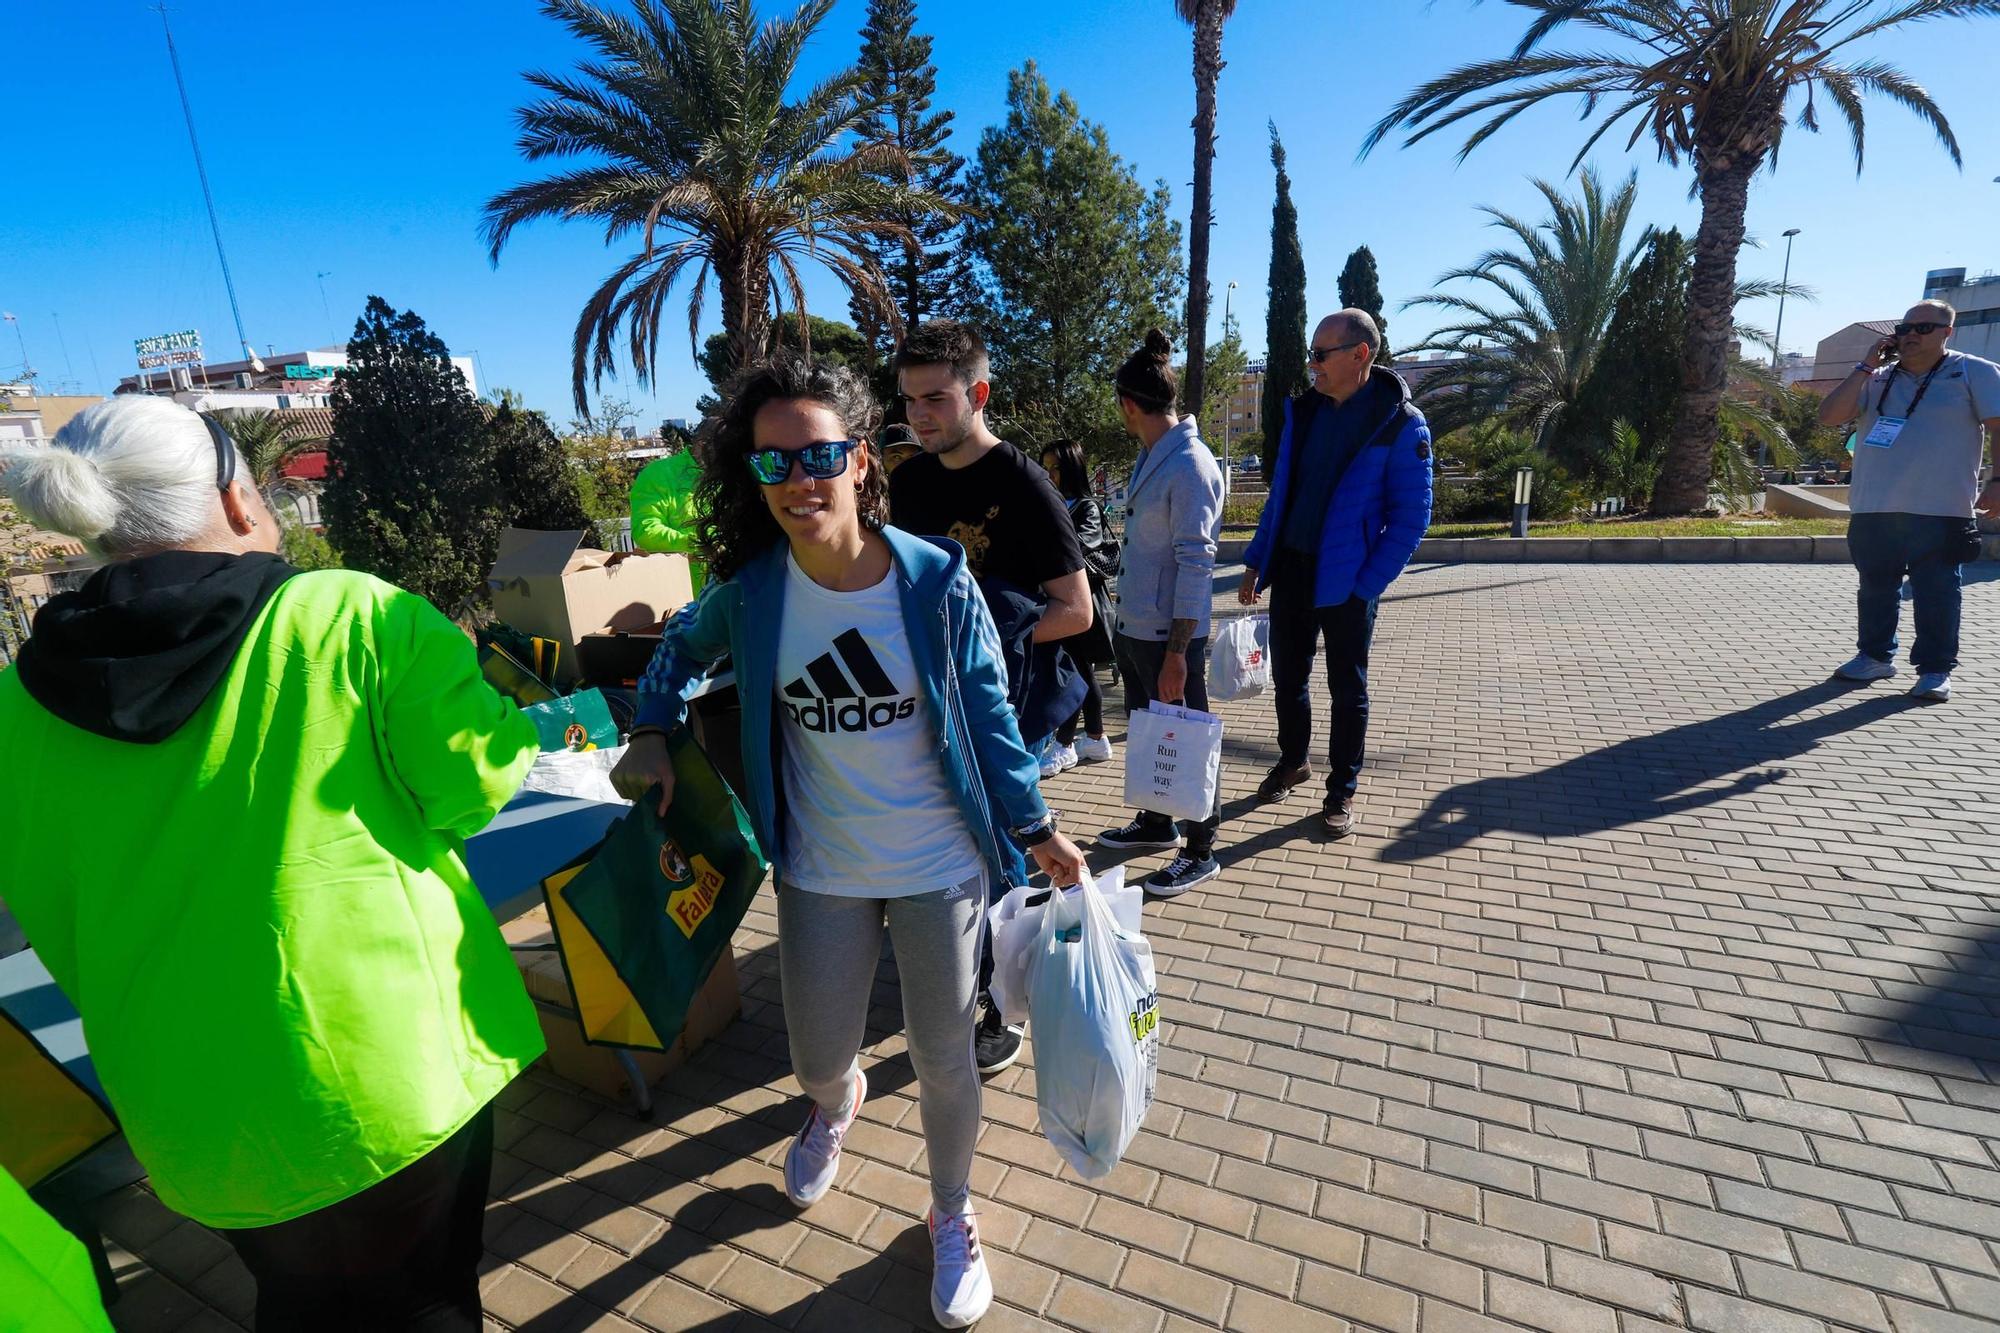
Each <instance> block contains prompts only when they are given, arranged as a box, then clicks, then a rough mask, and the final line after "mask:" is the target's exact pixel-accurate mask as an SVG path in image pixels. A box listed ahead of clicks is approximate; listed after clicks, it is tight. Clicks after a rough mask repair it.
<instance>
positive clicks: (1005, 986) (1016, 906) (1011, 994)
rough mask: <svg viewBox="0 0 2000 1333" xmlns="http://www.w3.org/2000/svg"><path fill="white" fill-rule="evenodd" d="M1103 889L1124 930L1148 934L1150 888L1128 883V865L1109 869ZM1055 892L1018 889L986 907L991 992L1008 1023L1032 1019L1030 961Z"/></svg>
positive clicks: (1025, 886)
mask: <svg viewBox="0 0 2000 1333" xmlns="http://www.w3.org/2000/svg"><path fill="white" fill-rule="evenodd" d="M1097 891H1098V892H1099V893H1101V894H1103V895H1104V900H1105V901H1106V902H1108V903H1110V904H1111V916H1112V919H1113V920H1115V921H1116V922H1117V923H1118V926H1119V929H1121V930H1126V931H1130V932H1131V933H1132V934H1134V935H1138V934H1142V933H1143V932H1144V927H1143V925H1142V923H1141V914H1142V910H1143V908H1144V907H1145V903H1146V889H1145V886H1144V885H1141V884H1139V883H1136V882H1135V883H1132V884H1129V885H1128V884H1127V883H1126V882H1125V867H1124V866H1116V867H1113V868H1112V869H1110V870H1107V871H1105V872H1104V875H1103V877H1102V878H1100V879H1099V880H1098V881H1097ZM1051 892H1053V891H1052V890H1051V889H1049V888H1048V887H1047V886H1046V885H1043V886H1041V887H1036V886H1033V885H1028V884H1022V885H1018V886H1016V887H1015V888H1012V889H1009V890H1008V891H1007V896H1006V897H1004V898H1002V899H1001V900H1000V901H999V902H997V903H994V904H993V905H992V906H991V907H989V908H987V909H986V929H987V931H988V932H989V934H990V935H991V937H992V940H993V981H992V985H991V987H990V991H991V994H992V996H993V1003H994V1004H995V1005H996V1006H997V1007H998V1008H999V1010H1000V1017H1001V1018H1002V1019H1003V1020H1005V1021H1006V1022H1009V1023H1025V1022H1027V1021H1028V960H1029V959H1030V958H1031V957H1033V956H1034V952H1035V943H1036V941H1037V940H1038V939H1040V938H1041V933H1042V913H1043V911H1044V910H1045V909H1046V908H1047V907H1048V902H1049V895H1050V893H1051ZM1080 892H1082V889H1081V887H1080V886H1076V885H1072V886H1071V887H1069V888H1067V889H1064V890H1063V893H1064V894H1065V895H1069V894H1074V893H1080Z"/></svg>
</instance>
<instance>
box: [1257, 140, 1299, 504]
mask: <svg viewBox="0 0 2000 1333" xmlns="http://www.w3.org/2000/svg"><path fill="white" fill-rule="evenodd" d="M1271 165H1272V166H1273V167H1275V168H1276V169H1277V172H1278V193H1277V197H1276V199H1275V200H1274V201H1273V202H1272V204H1271V276H1270V296H1269V299H1268V301H1267V303H1266V305H1265V307H1264V411H1263V423H1262V424H1263V428H1264V460H1263V461H1264V476H1265V477H1266V478H1270V477H1272V476H1273V475H1274V473H1275V470H1276V466H1277V458H1278V436H1279V435H1280V434H1282V433H1283V432H1284V429H1285V403H1286V402H1287V401H1288V400H1289V399H1290V398H1291V397H1292V396H1293V395H1294V394H1299V393H1303V392H1305V390H1306V386H1307V384H1308V380H1307V379H1306V337H1307V333H1306V256H1305V251H1304V250H1303V249H1302V248H1301V247H1300V245H1299V210H1298V208H1297V206H1296V205H1294V204H1293V203H1292V178H1291V177H1290V176H1289V175H1287V174H1286V172H1285V145H1284V144H1283V143H1281V142H1279V140H1278V126H1277V124H1276V122H1273V123H1272V125H1271Z"/></svg>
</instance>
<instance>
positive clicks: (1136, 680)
mask: <svg viewBox="0 0 2000 1333" xmlns="http://www.w3.org/2000/svg"><path fill="white" fill-rule="evenodd" d="M1112 646H1113V651H1114V652H1115V654H1116V656H1117V658H1118V676H1119V679H1120V680H1122V681H1123V682H1124V684H1125V712H1126V713H1127V714H1128V715H1130V714H1132V713H1136V712H1138V711H1139V710H1141V709H1142V708H1144V707H1145V706H1146V705H1147V704H1149V703H1152V702H1153V699H1154V698H1155V695H1154V691H1155V690H1157V689H1158V688H1159V686H1160V667H1161V665H1162V664H1164V663H1165V662H1166V660H1167V645H1166V641H1165V640H1163V639H1129V638H1127V637H1125V636H1124V635H1123V634H1120V635H1117V636H1116V638H1115V640H1114V642H1113V645H1112ZM1160 702H1162V703H1177V704H1181V705H1182V706H1184V707H1187V708H1192V709H1194V710H1195V711H1197V712H1201V713H1206V712H1208V711H1209V708H1208V638H1207V636H1206V635H1204V636H1203V637H1201V638H1199V639H1194V640H1191V641H1189V643H1188V648H1187V693H1186V697H1185V698H1181V699H1162V700H1161V701H1160ZM1126 762H1127V763H1130V762H1131V759H1130V757H1129V754H1128V757H1127V759H1126ZM1139 818H1140V820H1141V821H1143V822H1144V823H1145V824H1146V825H1147V827H1149V828H1157V829H1164V828H1166V827H1168V826H1170V825H1171V824H1172V823H1173V822H1174V821H1173V820H1172V819H1170V818H1169V817H1168V816H1166V815H1162V814H1156V813H1154V812H1153V811H1150V810H1142V811H1140V812H1139ZM1221 822H1222V782H1221V780H1220V776H1219V775H1218V778H1217V781H1216V784H1215V808H1214V809H1212V810H1210V811H1209V812H1208V818H1207V819H1201V820H1193V819H1187V820H1182V821H1181V825H1180V831H1181V835H1182V837H1184V838H1185V839H1186V840H1187V845H1186V847H1185V848H1184V850H1185V851H1186V852H1187V854H1188V855H1189V856H1192V857H1194V858H1195V859H1196V860H1203V859H1205V858H1206V857H1208V856H1209V855H1210V854H1211V853H1213V852H1214V851H1215V829H1216V826H1217V825H1218V824H1220V823H1221Z"/></svg>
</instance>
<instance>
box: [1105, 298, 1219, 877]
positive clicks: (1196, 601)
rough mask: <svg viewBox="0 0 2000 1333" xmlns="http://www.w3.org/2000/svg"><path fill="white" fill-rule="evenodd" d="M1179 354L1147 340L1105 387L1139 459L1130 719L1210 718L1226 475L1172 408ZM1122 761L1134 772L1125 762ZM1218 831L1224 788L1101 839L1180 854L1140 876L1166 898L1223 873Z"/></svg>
mask: <svg viewBox="0 0 2000 1333" xmlns="http://www.w3.org/2000/svg"><path fill="white" fill-rule="evenodd" d="M1173 356H1174V345H1173V344H1172V343H1171V342H1169V341H1168V340H1167V335H1166V334H1164V333H1162V332H1161V331H1160V330H1158V329H1152V330H1149V331H1148V332H1147V334H1146V341H1145V344H1144V345H1143V346H1141V347H1140V348H1139V350H1138V351H1136V352H1134V353H1132V355H1131V356H1129V357H1127V358H1126V360H1125V364H1124V365H1122V366H1120V367H1119V368H1118V373H1117V375H1116V376H1115V377H1114V378H1113V379H1112V387H1113V389H1115V390H1116V391H1117V394H1118V415H1119V417H1120V418H1122V419H1123V421H1124V423H1125V429H1126V431H1127V433H1129V434H1131V435H1132V436H1134V437H1135V438H1136V439H1137V440H1138V441H1139V461H1138V463H1137V464H1136V465H1135V466H1134V467H1133V469H1132V479H1131V480H1130V481H1129V482H1127V483H1126V486H1125V540H1124V545H1123V548H1122V553H1121V558H1120V563H1119V569H1118V626H1117V632H1116V634H1115V635H1114V636H1113V639H1112V643H1113V650H1114V652H1115V654H1116V656H1117V660H1118V674H1119V677H1120V678H1121V679H1122V680H1123V681H1124V684H1125V711H1126V712H1127V713H1133V712H1136V711H1138V710H1139V709H1142V708H1144V707H1145V706H1146V705H1147V704H1149V703H1151V702H1153V701H1154V700H1155V699H1157V700H1159V701H1160V702H1161V703H1169V704H1185V705H1186V706H1187V707H1189V708H1194V709H1199V710H1201V711H1202V712H1207V711H1208V630H1209V612H1210V610H1211V608H1212V607H1213V605H1214V600H1215V593H1214V580H1215V543H1216V538H1217V537H1218V536H1219V535H1220V534H1221V531H1222V469H1221V468H1220V467H1218V466H1217V465H1216V462H1215V454H1214V451H1212V450H1211V449H1210V448H1209V447H1208V446H1207V445H1206V444H1204V443H1202V439H1201V435H1200V432H1199V426H1198V423H1197V422H1196V421H1195V419H1194V417H1192V416H1186V417H1183V416H1180V415H1179V414H1178V413H1176V412H1175V411H1174V403H1175V401H1176V400H1177V399H1178V398H1179V397H1180V384H1179V381H1178V380H1177V378H1176V377H1175V375H1174V370H1173ZM1127 762H1130V758H1129V756H1128V758H1127ZM1221 822H1222V793H1221V783H1220V782H1218V783H1217V784H1216V803H1215V807H1214V809H1212V810H1211V811H1210V812H1209V815H1208V817H1207V818H1206V819H1201V820H1190V821H1188V822H1187V825H1186V827H1185V828H1184V829H1183V828H1180V827H1176V825H1175V823H1174V821H1173V820H1172V819H1170V818H1168V817H1167V816H1165V815H1162V814H1156V813H1154V812H1152V811H1150V810H1141V811H1139V812H1138V813H1137V814H1135V815H1134V816H1133V817H1132V819H1131V820H1130V821H1129V822H1128V823H1126V824H1124V825H1123V826H1121V827H1119V828H1115V829H1106V830H1105V831H1104V832H1103V833H1101V834H1099V835H1098V839H1097V840H1098V841H1099V842H1101V843H1103V844H1104V845H1105V846H1107V847H1129V848H1155V847H1158V848H1178V849H1179V850H1178V852H1177V853H1176V855H1175V856H1174V858H1173V860H1171V861H1169V862H1168V863H1167V864H1166V866H1165V867H1164V868H1162V869H1160V870H1158V871H1155V872H1154V873H1153V874H1151V875H1149V876H1147V877H1146V881H1145V884H1146V890H1147V892H1149V893H1155V894H1158V895H1160V896H1161V897H1165V898H1170V897H1173V896H1175V895H1176V894H1182V893H1186V892H1187V891H1188V890H1189V889H1191V888H1193V887H1194V886H1195V885H1197V884H1201V883H1204V882H1206V881H1208V880H1211V879H1214V878H1215V877H1216V876H1217V875H1218V874H1220V873H1222V870H1221V867H1220V866H1219V865H1218V864H1217V863H1216V860H1215V831H1216V827H1217V826H1218V825H1219V824H1220V823H1221Z"/></svg>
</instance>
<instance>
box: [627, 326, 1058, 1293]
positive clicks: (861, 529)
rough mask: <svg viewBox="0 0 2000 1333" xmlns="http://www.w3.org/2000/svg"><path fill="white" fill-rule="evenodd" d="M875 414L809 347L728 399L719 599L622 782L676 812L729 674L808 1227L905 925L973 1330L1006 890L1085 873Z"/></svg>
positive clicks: (684, 613)
mask: <svg viewBox="0 0 2000 1333" xmlns="http://www.w3.org/2000/svg"><path fill="white" fill-rule="evenodd" d="M879 417H880V414H879V412H878V410H877V408H876V406H875V404H874V402H873V400H872V399H871V398H870V397H869V394H868V388H867V386H866V385H865V384H863V383H862V381H861V380H860V378H859V377H857V376H856V375H854V374H853V373H852V372H851V371H848V370H845V369H843V368H840V367H837V366H830V365H827V364H825V363H817V364H816V363H814V362H811V361H809V360H807V359H805V358H804V357H802V356H798V355H796V354H792V353H781V354H780V355H778V356H776V357H774V358H773V359H772V360H770V361H769V362H766V363H764V364H761V365H756V366H751V367H748V368H747V369H745V370H744V371H743V373H742V374H740V375H739V376H738V377H737V379H736V381H735V383H734V384H732V385H731V386H730V389H729V393H728V395H727V398H726V400H725V402H724V405H723V408H722V411H721V413H720V415H718V416H717V417H715V418H714V419H713V420H712V421H711V423H710V424H709V426H708V427H707V428H706V429H707V430H708V432H709V436H708V447H707V448H706V450H705V451H704V453H703V455H702V465H703V469H704V471H703V475H702V482H701V487H700V490H699V492H698V493H699V496H700V498H701V500H702V504H701V506H700V509H701V511H702V513H703V517H702V519H701V545H702V551H703V553H704V554H705V555H707V557H708V562H709V569H710V570H711V571H712V572H713V574H714V575H715V580H716V581H715V582H713V583H711V584H710V585H709V587H708V588H707V590H706V591H704V592H703V594H702V596H701V598H700V600H699V601H696V602H694V603H691V604H690V605H688V606H686V607H684V608H682V609H681V611H680V612H679V613H678V614H676V615H675V616H674V617H673V618H672V619H670V620H669V621H668V622H667V624H666V626H665V628H664V630H663V631H662V633H661V635H660V646H659V648H658V650H657V651H656V652H655V654H654V657H653V661H652V663H651V665H650V666H649V667H648V668H647V670H646V674H645V675H644V677H643V678H642V679H641V680H640V682H639V713H638V725H637V726H635V727H634V728H633V730H632V744H631V747H630V748H629V749H628V750H627V751H626V753H625V757H624V758H623V759H621V760H620V761H619V763H618V766H617V768H616V769H615V770H613V772H612V775H611V778H612V781H613V782H614V783H615V784H616V785H617V787H618V790H619V792H620V793H621V794H622V795H624V796H628V797H630V798H632V799H633V800H648V801H651V800H657V801H658V802H659V807H660V810H661V811H662V813H664V812H665V810H666V809H667V807H668V806H669V804H670V803H671V802H672V801H673V796H674V767H673V762H672V760H671V759H670V758H669V757H668V749H667V737H668V735H669V734H670V733H671V732H672V731H673V730H674V729H676V728H678V727H681V726H684V725H685V724H686V722H687V711H688V710H687V700H688V696H689V694H690V692H691V691H692V690H693V689H694V688H695V687H696V686H697V685H699V684H700V683H701V681H702V679H703V678H704V677H705V676H706V674H707V672H708V670H709V668H710V666H712V665H713V664H714V663H715V662H717V661H719V660H721V658H722V657H724V656H725V655H727V656H728V657H729V658H730V659H731V661H732V662H733V663H734V664H735V668H736V684H737V692H738V694H739V695H740V696H741V697H742V700H743V716H742V754H743V763H744V792H743V796H744V801H745V803H746V804H747V805H748V807H749V812H750V818H751V823H752V825H753V827H754V828H755V829H756V832H757V840H758V842H759V843H760V844H761V845H762V846H763V848H764V851H765V854H766V855H767V856H768V857H769V858H770V860H771V863H772V865H773V866H774V867H776V880H777V909H778V971H779V980H780V982H781V983H782V987H783V993H784V1006H785V1026H786V1029H787V1032H788V1035H789V1037H790V1042H791V1054H792V1072H793V1073H794V1074H795V1075H796V1076H797V1077H798V1080H799V1087H800V1088H801V1089H802V1090H803V1091H804V1092H805V1095H806V1098H807V1100H808V1101H809V1102H810V1103H811V1107H810V1109H809V1110H808V1112H807V1114H806V1120H805V1123H804V1125H802V1126H801V1127H800V1129H799V1132H798V1134H797V1136H796V1137H794V1138H793V1140H792V1144H791V1147H790V1149H789V1150H788V1151H787V1152H786V1154H785V1169H784V1182H785V1194H786V1197H788V1198H789V1199H790V1200H791V1201H792V1203H793V1205H794V1206H796V1207H798V1208H801V1209H804V1208H810V1207H812V1206H813V1205H814V1204H816V1203H818V1202H819V1201H820V1199H822V1198H823V1197H825V1195H826V1193H827V1192H828V1191H829V1190H830V1189H832V1188H833V1183H834V1178H835V1177H836V1176H837V1175H838V1174H839V1171H840V1162H841V1143H842V1141H843V1140H844V1139H845V1138H846V1136H847V1134H848V1131H849V1130H850V1129H851V1128H852V1127H853V1125H854V1122H855V1118H856V1116H857V1115H858V1113H859V1112H860V1109H861V1104H862V1102H863V1100H864V1099H865V1098H866V1097H867V1095H868V1079H867V1076H866V1074H865V1073H864V1071H863V1070H862V1068H861V1061H860V1054H861V1044H862V1041H863V1039H864V1037H865V1036H866V1032H867V1027H868V1009H869V997H870V995H871V994H872V992H873V987H874V983H875V967H876V963H877V961H878V960H879V959H880V958H881V955H882V936H883V934H884V933H885V931H886V933H887V934H888V936H889V940H890V942H891V944H892V945H893V946H894V948H895V951H896V969H897V973H898V975H899V976H900V978H901V980H902V991H903V1023H904V1033H905V1035H906V1037H907V1039H908V1047H909V1054H910V1064H911V1067H912V1068H913V1069H914V1070H915V1071H916V1076H917V1100H918V1105H919V1107H920V1108H921V1111H922V1118H923V1131H924V1148H925V1153H926V1157H927V1160H928V1163H929V1167H930V1195H931V1208H930V1215H929V1225H930V1233H931V1251H932V1258H933V1261H934V1265H933V1269H932V1277H931V1313H932V1314H933V1315H935V1316H936V1317H937V1320H938V1322H939V1323H940V1324H942V1325H943V1326H944V1327H946V1328H964V1327H966V1326H967V1325H969V1324H972V1323H973V1322H975V1321H976V1320H978V1319H979V1318H980V1316H982V1315H984V1314H985V1313H986V1310H987V1307H988V1306H989V1305H990V1304H991V1303H992V1300H993V1284H992V1280H991V1278H990V1277H989V1275H988V1273H987V1269H986V1260H985V1257H984V1255H983V1253H982V1252H981V1250H980V1246H979V1231H978V1226H977V1223H976V1222H975V1221H974V1220H973V1216H974V1215H973V1212H972V1204H971V1189H972V1155H973V1145H974V1143H975V1141H976V1140H977V1139H978V1137H979V1102H980V1086H979V1071H978V1069H977V1068H976V1066H975V1062H974V1056H973V1019H974V1015H973V1008H974V1000H975V996H976V995H977V992H978V968H979V948H980V942H981V941H982V940H983V939H984V937H985V929H984V927H985V921H986V900H987V892H988V886H989V885H1002V886H1011V885H1015V884H1021V883H1025V882H1026V878H1027V876H1026V867H1025V863H1024V861H1023V859H1022V856H1021V852H1020V850H1019V849H1021V848H1025V849H1026V850H1027V851H1028V852H1029V853H1030V854H1031V855H1032V856H1033V857H1034V859H1035V861H1036V863H1037V864H1038V865H1039V866H1040V868H1041V869H1042V870H1043V871H1045V872H1047V873H1048V875H1049V876H1050V878H1051V880H1052V881H1053V882H1054V883H1056V884H1073V883H1075V882H1076V879H1077V875H1078V873H1079V871H1080V870H1081V869H1082V866H1083V856H1082V854H1081V853H1080V852H1078V851H1077V849H1076V848H1075V846H1073V845H1072V844H1071V843H1070V841H1069V839H1067V838H1065V837H1063V836H1062V834H1060V833H1058V832H1056V830H1055V826H1054V824H1053V823H1052V821H1051V820H1050V818H1049V812H1048V807H1047V806H1045V805H1044V804H1043V803H1042V798H1041V793H1040V790H1039V788H1038V786H1037V782H1038V775H1037V767H1036V761H1035V759H1034V756H1032V755H1031V754H1030V753H1029V752H1028V750H1027V747H1026V746H1024V745H1023V744H1022V743H1021V736H1020V733H1019V731H1018V729H1017V728H1016V726H1015V722H1014V710H1013V708H1012V706H1011V705H1010V704H1009V703H1008V701H1007V686H1006V675H1005V667H1004V666H1003V665H1002V663H1001V660H1000V657H999V640H998V636H997V634H996V633H995V631H994V628H993V621H992V617H991V616H990V614H989V613H988V612H987V609H986V603H985V601H984V600H983V599H982V597H981V596H980V593H979V589H978V586H977V585H976V584H975V583H974V582H973V579H972V574H971V572H970V570H969V569H968V568H967V566H966V560H965V555H964V552H962V551H961V550H960V549H959V548H958V546H957V545H955V544H953V543H951V542H945V541H931V540H927V539H925V538H922V537H915V536H911V535H910V534H909V533H906V532H903V531H902V530H900V529H898V528H894V527H891V526H889V504H888V487H887V486H886V485H885V483H884V478H883V472H882V464H881V460H880V459H879V458H878V457H877V456H876V453H875V451H874V449H873V447H872V445H873V441H874V437H875V434H876V428H877V423H878V421H879Z"/></svg>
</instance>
